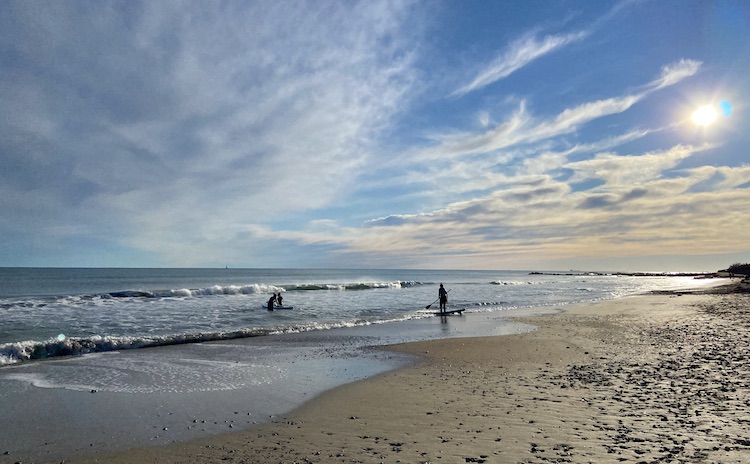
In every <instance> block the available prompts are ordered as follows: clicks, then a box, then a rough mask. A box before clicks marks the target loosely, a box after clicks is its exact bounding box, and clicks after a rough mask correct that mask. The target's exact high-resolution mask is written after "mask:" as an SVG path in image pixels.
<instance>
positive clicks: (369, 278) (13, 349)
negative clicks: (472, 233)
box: [0, 268, 705, 369]
mask: <svg viewBox="0 0 750 464" xmlns="http://www.w3.org/2000/svg"><path fill="white" fill-rule="evenodd" d="M441 283H442V284H443V285H444V286H445V288H446V289H447V290H449V294H448V296H449V307H448V309H465V310H466V311H465V312H466V313H478V312H506V311H508V310H523V309H524V308H537V307H553V306H564V305H570V304H577V303H585V302H594V301H599V300H607V299H614V298H619V297H623V296H627V295H632V294H637V293H644V292H648V291H654V290H668V289H675V288H685V287H695V286H698V285H701V284H703V283H705V281H698V280H696V279H694V278H692V277H689V276H674V275H622V274H607V273H588V272H576V271H571V272H534V271H486V270H483V271H465V270H457V271H456V270H365V269H203V268H201V269H184V268H177V269H154V268H148V269H133V268H0V369H2V367H3V366H8V365H12V364H15V363H20V362H25V361H31V360H37V361H44V360H50V359H55V358H58V357H63V356H75V355H83V354H90V353H102V352H109V351H120V350H134V349H146V348H152V347H158V346H167V345H177V344H188V343H203V342H210V341H221V340H230V339H238V338H248V337H262V336H266V335H271V334H292V333H300V332H310V331H330V330H334V329H337V328H343V327H359V326H368V325H373V324H391V323H394V322H398V321H405V320H412V319H422V318H434V317H436V316H435V314H434V311H435V310H436V309H437V308H438V304H437V302H436V300H437V291H438V285H439V284H441ZM274 293H280V294H281V295H282V296H283V302H284V305H288V306H292V307H293V309H291V310H277V311H268V310H267V308H266V305H267V301H268V299H269V298H270V297H271V296H272V295H273V294H274Z"/></svg>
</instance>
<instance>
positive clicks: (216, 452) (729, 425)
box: [65, 293, 750, 463]
mask: <svg viewBox="0 0 750 464" xmlns="http://www.w3.org/2000/svg"><path fill="white" fill-rule="evenodd" d="M526 322H531V323H533V324H534V325H536V326H538V330H536V331H534V332H531V333H523V334H518V335H508V336H500V337H482V338H452V339H444V340H438V341H426V342H416V343H408V344H401V345H396V346H392V347H389V349H392V350H397V351H401V352H406V353H413V354H417V355H419V356H422V357H423V361H422V362H420V363H419V364H417V365H414V366H411V367H406V368H402V369H399V370H397V371H391V372H387V373H384V374H380V375H378V376H376V377H374V378H370V379H367V380H363V381H358V382H355V383H352V384H348V385H345V386H342V387H338V388H336V389H334V390H331V391H328V392H326V393H324V394H322V395H321V396H319V397H317V398H315V399H314V400H312V401H310V402H308V403H306V404H305V405H304V406H302V407H301V408H299V409H297V410H295V411H293V412H292V413H290V414H287V415H285V416H284V417H278V418H275V420H274V421H273V422H272V423H269V424H265V425H261V426H258V427H256V428H252V429H249V430H246V431H242V432H239V433H232V434H224V435H219V436H214V437H210V438H208V439H205V440H197V441H191V442H188V443H180V444H174V445H170V446H166V447H154V448H145V449H137V450H131V451H127V452H119V453H115V454H101V453H100V454H97V455H92V456H88V457H85V458H76V459H71V460H66V461H65V462H66V463H93V462H109V463H130V462H144V463H213V462H227V463H295V462H296V463H329V462H341V463H354V462H363V463H376V462H377V463H380V462H393V463H395V462H404V463H435V462H449V463H458V462H460V463H464V462H486V463H515V462H519V463H520V462H524V463H533V462H540V463H541V462H572V463H589V462H591V463H605V462H633V463H640V462H680V463H683V462H685V463H686V462H711V463H746V462H750V295H749V294H747V293H744V294H742V293H718V294H695V293H665V294H656V295H646V296H637V297H629V298H624V299H620V300H615V301H608V302H603V303H598V304H594V305H589V306H581V307H576V308H568V309H566V310H565V311H564V312H562V313H561V314H557V315H552V316H542V317H535V318H531V319H528V320H526Z"/></svg>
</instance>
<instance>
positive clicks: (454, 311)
mask: <svg viewBox="0 0 750 464" xmlns="http://www.w3.org/2000/svg"><path fill="white" fill-rule="evenodd" d="M464 311H466V308H461V309H451V310H449V311H437V312H434V313H433V314H434V315H436V316H450V315H451V314H457V315H459V316H463V314H461V313H463V312H464Z"/></svg>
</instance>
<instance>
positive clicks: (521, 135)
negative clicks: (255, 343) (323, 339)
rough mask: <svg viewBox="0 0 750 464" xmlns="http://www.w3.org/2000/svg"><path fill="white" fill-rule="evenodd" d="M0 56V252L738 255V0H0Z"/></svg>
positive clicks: (648, 264) (746, 51) (386, 262)
mask: <svg viewBox="0 0 750 464" xmlns="http://www.w3.org/2000/svg"><path fill="white" fill-rule="evenodd" d="M0 64H1V65H0V107H2V112H1V113H0V236H1V237H2V241H0V266H126V267H162V266H163V267H173V266H177V267H205V266H220V267H223V266H230V267H342V268H439V269H547V270H567V269H585V270H656V271H674V270H716V269H719V268H723V267H726V266H728V265H730V264H732V263H735V262H749V261H750V238H749V237H750V235H749V234H748V230H750V214H748V212H750V210H749V208H750V207H749V206H748V205H750V165H749V164H748V160H750V156H749V155H748V146H750V122H748V104H747V99H748V95H750V80H749V79H748V78H747V76H748V75H750V3H748V2H747V1H744V0H716V1H704V0H695V1H690V0H679V1H677V0H675V1H670V0H659V1H645V0H644V1H562V0H544V1H534V0H525V1H497V2H489V1H426V2H420V1H416V2H410V1H403V2H402V1H385V2H379V1H370V0H368V1H362V2H355V1H344V2H341V1H334V2H327V1H288V2H285V1H273V2H271V1H261V2H250V1H227V2H218V1H201V2H198V1H191V2H177V1H170V2H142V3H141V2H135V1H123V2H111V1H96V2H95V1H77V2H73V1H70V2H49V1H36V0H22V1H15V0H6V1H3V2H0ZM705 105H710V106H711V107H712V108H715V109H716V112H717V114H718V116H717V117H716V120H715V122H713V123H712V124H709V125H700V124H697V123H696V122H694V121H693V120H692V118H691V115H692V114H693V112H694V111H696V110H697V109H698V108H700V107H703V106H705Z"/></svg>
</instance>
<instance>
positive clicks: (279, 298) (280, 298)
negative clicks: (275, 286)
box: [276, 292, 284, 306]
mask: <svg viewBox="0 0 750 464" xmlns="http://www.w3.org/2000/svg"><path fill="white" fill-rule="evenodd" d="M283 299H284V298H282V296H281V292H279V294H278V295H277V296H276V304H277V305H279V306H283V305H282V304H281V300H283Z"/></svg>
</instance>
